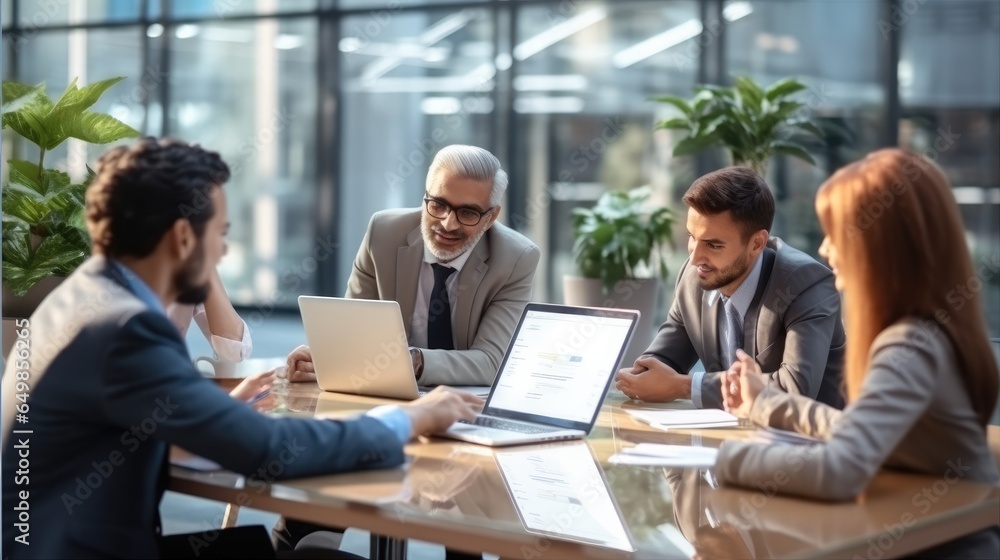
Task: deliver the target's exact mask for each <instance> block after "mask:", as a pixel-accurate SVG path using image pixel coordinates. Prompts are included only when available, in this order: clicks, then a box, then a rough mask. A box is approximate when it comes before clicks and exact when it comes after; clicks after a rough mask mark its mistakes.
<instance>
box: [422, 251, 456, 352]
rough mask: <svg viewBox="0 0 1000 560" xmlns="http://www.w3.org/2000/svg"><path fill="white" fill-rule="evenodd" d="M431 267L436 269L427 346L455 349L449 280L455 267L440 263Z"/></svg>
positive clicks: (430, 304) (430, 347)
mask: <svg viewBox="0 0 1000 560" xmlns="http://www.w3.org/2000/svg"><path fill="white" fill-rule="evenodd" d="M431 268H433V269H434V289H432V290H431V300H430V302H428V304H427V348H429V349H431V350H434V349H441V350H454V349H455V342H454V339H453V338H452V336H451V301H450V300H449V299H448V285H447V281H448V277H449V276H451V275H452V273H454V272H455V269H454V268H451V267H450V266H441V265H439V264H431Z"/></svg>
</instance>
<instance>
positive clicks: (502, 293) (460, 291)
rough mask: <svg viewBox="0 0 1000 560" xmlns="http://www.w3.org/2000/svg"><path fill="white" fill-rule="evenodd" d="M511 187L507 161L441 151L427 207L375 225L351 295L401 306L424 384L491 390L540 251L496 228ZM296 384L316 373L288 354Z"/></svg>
mask: <svg viewBox="0 0 1000 560" xmlns="http://www.w3.org/2000/svg"><path fill="white" fill-rule="evenodd" d="M506 189H507V174H506V173H505V172H504V170H503V169H501V167H500V160H498V159H497V158H496V157H495V156H494V155H493V154H491V153H489V152H488V151H486V150H484V149H482V148H477V147H475V146H462V145H452V146H447V147H445V148H443V149H441V151H439V152H438V153H437V155H436V156H435V157H434V161H433V162H432V163H431V166H430V169H429V170H428V172H427V182H426V187H425V191H424V200H423V207H422V208H402V209H392V210H382V211H380V212H377V213H376V214H375V215H374V216H372V219H371V222H370V223H369V224H368V231H367V232H366V233H365V237H364V240H363V241H362V242H361V247H360V249H358V255H357V257H356V258H355V259H354V267H353V270H352V271H351V277H350V280H348V283H347V297H349V298H363V299H383V300H395V301H396V302H398V303H399V307H400V310H401V311H402V314H403V323H404V325H405V327H406V335H407V338H408V340H409V346H410V357H411V358H412V361H413V371H414V375H415V376H416V378H417V380H418V382H419V383H420V385H490V384H492V382H493V378H494V376H495V375H496V372H497V368H498V367H499V366H500V361H501V359H502V358H503V354H504V350H505V349H506V347H507V342H508V341H509V340H510V337H511V334H512V333H513V331H514V327H515V326H516V325H517V320H518V317H519V316H520V315H521V311H522V310H523V309H524V306H525V304H526V303H527V302H528V299H529V298H530V297H531V286H532V282H533V279H534V276H535V268H536V267H537V266H538V259H539V250H538V247H537V246H535V244H534V243H532V242H531V241H529V240H528V239H527V238H526V237H524V236H523V235H521V234H519V233H517V232H516V231H514V230H512V229H510V228H508V227H506V226H504V225H502V224H499V223H496V220H497V217H498V216H499V215H500V204H501V202H502V200H503V195H504V191H506ZM289 366H290V367H289V371H291V372H292V377H293V379H308V378H309V377H311V375H310V374H311V373H312V372H313V371H314V369H313V364H312V358H311V354H310V353H309V351H308V348H307V347H305V346H300V347H299V348H297V349H295V350H294V351H293V352H292V354H290V355H289Z"/></svg>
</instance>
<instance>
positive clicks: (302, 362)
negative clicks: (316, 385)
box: [285, 344, 316, 383]
mask: <svg viewBox="0 0 1000 560" xmlns="http://www.w3.org/2000/svg"><path fill="white" fill-rule="evenodd" d="M285 364H286V365H287V366H288V380H289V381H290V382H292V383H299V382H303V381H316V366H314V365H313V357H312V352H310V351H309V347H308V346H306V345H305V344H303V345H302V346H299V347H298V348H296V349H295V350H292V351H291V353H289V354H288V358H286V359H285Z"/></svg>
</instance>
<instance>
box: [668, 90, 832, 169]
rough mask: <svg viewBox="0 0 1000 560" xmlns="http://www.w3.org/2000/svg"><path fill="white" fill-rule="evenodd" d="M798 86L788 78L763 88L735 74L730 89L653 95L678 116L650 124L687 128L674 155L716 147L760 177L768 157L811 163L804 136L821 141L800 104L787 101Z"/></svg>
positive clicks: (816, 129) (679, 128) (688, 153)
mask: <svg viewBox="0 0 1000 560" xmlns="http://www.w3.org/2000/svg"><path fill="white" fill-rule="evenodd" d="M804 89H806V85H805V84H803V83H802V82H800V81H798V80H796V79H794V78H788V79H785V80H781V81H779V82H777V83H775V84H773V85H771V86H770V87H768V88H767V89H764V88H762V87H761V86H759V85H757V83H756V82H754V81H753V80H752V79H750V78H746V77H739V78H736V82H735V84H734V85H733V86H731V87H719V86H711V85H702V86H697V87H695V96H694V97H693V98H692V99H690V100H684V99H681V98H679V97H675V96H672V95H665V96H661V97H656V98H654V99H653V100H654V101H658V102H661V103H667V104H669V105H673V106H674V107H676V108H677V109H679V110H680V112H681V116H679V117H675V118H671V119H665V120H662V121H660V122H658V123H657V124H656V128H657V129H661V128H667V129H676V130H684V131H687V133H688V136H687V137H686V138H684V139H683V140H681V141H680V142H678V143H677V145H676V146H675V147H674V151H673V155H675V156H683V155H691V154H696V153H698V152H701V151H703V150H705V149H707V148H710V147H721V148H724V149H726V150H728V151H729V152H730V154H731V155H732V160H733V164H734V165H746V166H748V167H751V168H753V169H754V170H755V171H757V172H758V173H759V174H761V175H764V174H765V172H766V171H767V162H768V160H769V159H770V158H771V156H773V155H781V154H783V155H789V156H793V157H797V158H799V159H802V160H805V161H807V162H809V163H812V164H815V163H816V162H815V160H813V157H812V156H811V155H810V154H809V149H808V148H807V146H806V143H805V140H806V139H809V138H810V137H814V139H813V140H812V141H813V143H815V142H816V141H817V140H818V141H823V140H824V133H823V130H822V129H821V128H820V127H819V126H817V125H816V123H814V122H813V121H812V120H811V119H809V118H808V117H807V116H805V115H804V113H805V109H806V104H805V103H803V102H801V101H797V100H795V99H793V96H795V94H796V93H798V92H800V91H802V90H804Z"/></svg>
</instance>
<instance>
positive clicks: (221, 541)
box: [0, 138, 481, 558]
mask: <svg viewBox="0 0 1000 560" xmlns="http://www.w3.org/2000/svg"><path fill="white" fill-rule="evenodd" d="M228 179H229V168H228V167H227V166H226V164H225V163H224V162H223V161H222V160H221V159H220V158H219V156H218V154H216V153H214V152H210V151H207V150H204V149H202V148H200V147H198V146H192V145H188V144H185V143H183V142H179V141H173V140H156V139H153V138H146V139H144V140H141V141H139V142H138V143H136V144H135V145H133V146H131V147H119V148H115V149H113V150H111V151H110V152H108V153H107V154H106V155H104V156H103V157H102V158H101V160H100V163H99V166H98V171H97V176H96V178H95V180H94V182H93V184H92V185H91V186H90V188H89V189H88V190H87V227H88V230H89V232H90V235H91V237H92V239H93V253H94V255H93V256H92V257H91V258H89V259H88V260H86V261H85V262H84V263H83V264H82V265H81V266H80V267H79V268H78V269H77V270H76V272H74V273H73V274H72V275H71V276H70V277H69V278H67V279H66V280H65V281H64V282H63V283H62V284H61V285H60V286H59V287H58V288H56V289H55V290H54V291H53V292H52V293H51V294H50V295H49V297H48V298H46V300H45V301H44V302H42V304H41V305H40V306H39V307H38V309H37V310H36V311H35V313H34V314H33V315H32V316H31V318H30V320H29V326H30V328H26V329H24V330H25V331H27V335H26V336H27V337H30V338H28V343H30V346H29V348H30V352H29V353H27V355H26V354H25V353H19V351H18V350H17V349H15V351H14V352H13V353H12V354H11V356H10V357H9V359H8V361H7V370H6V371H5V373H4V379H3V383H4V394H3V396H4V403H3V404H4V406H3V430H2V432H0V434H2V438H3V507H4V511H6V512H16V511H18V508H19V504H20V502H21V501H23V502H25V503H29V504H30V521H34V523H30V524H26V525H25V526H26V527H29V526H30V532H29V531H27V530H25V531H21V530H20V528H18V527H17V526H16V525H15V524H14V523H5V524H4V528H3V550H4V556H5V557H7V558H77V557H88V558H89V557H122V558H149V557H158V556H163V557H176V556H188V557H192V556H198V557H200V558H217V557H243V558H249V557H273V556H274V550H273V549H272V548H271V543H270V540H269V538H268V536H267V532H266V530H265V529H264V528H263V527H250V528H237V529H236V530H235V531H236V532H235V533H232V532H229V531H223V532H221V533H219V534H218V535H217V536H214V538H212V539H205V538H202V537H204V535H195V536H194V538H189V536H187V535H175V536H171V537H162V536H161V535H160V523H159V515H158V506H159V502H160V499H161V497H162V495H163V491H164V488H165V486H166V482H167V481H166V476H167V471H166V468H165V467H166V459H167V452H168V449H169V446H170V445H171V444H174V445H178V446H180V447H183V448H184V449H187V450H189V451H191V452H194V453H196V454H198V455H201V456H204V457H206V458H208V459H211V460H213V461H215V462H217V463H219V464H220V465H222V466H223V467H224V468H226V469H229V470H232V471H236V472H238V473H241V474H244V475H247V476H249V477H255V478H258V479H264V480H266V481H267V482H270V481H271V480H274V479H287V478H295V477H305V476H315V475H321V474H328V473H337V472H345V471H355V470H363V469H375V468H386V467H394V466H397V465H399V464H401V463H402V462H403V445H404V444H405V443H406V442H407V441H408V440H409V439H410V438H411V437H412V436H413V435H415V434H422V433H429V432H432V431H439V430H443V429H445V428H447V427H448V426H450V425H451V424H452V423H453V422H454V421H456V420H457V419H459V418H472V417H474V416H475V413H476V407H477V405H480V404H481V400H479V399H477V398H476V397H473V396H472V395H465V394H460V393H458V392H455V391H451V390H447V389H441V390H439V391H436V392H434V393H433V394H431V395H428V396H426V397H424V398H423V399H420V400H417V401H415V402H414V403H411V404H408V405H403V406H390V407H379V408H376V409H374V410H372V411H370V412H369V413H367V414H365V415H363V416H359V417H356V418H352V419H348V420H336V421H334V420H313V419H290V418H284V419H278V418H271V417H268V416H265V415H262V414H259V413H257V412H256V411H255V410H254V409H253V408H251V407H250V406H248V405H247V404H246V403H244V402H240V401H238V400H237V399H233V398H230V397H228V396H227V395H226V394H225V393H224V392H222V391H219V390H218V389H217V388H216V387H215V385H214V384H213V382H212V381H209V380H207V379H204V378H203V377H202V376H201V375H200V374H199V373H198V371H197V370H196V369H195V367H194V366H193V364H192V363H191V360H190V357H189V356H188V352H187V349H186V347H185V346H184V341H183V340H182V339H181V337H180V335H179V333H178V331H177V328H176V327H175V326H174V325H173V324H172V323H171V322H170V320H169V319H168V318H167V316H166V313H165V311H164V309H165V308H166V307H168V306H169V305H171V304H173V303H175V302H181V303H191V304H197V303H200V302H202V301H204V299H205V297H206V296H207V295H208V292H209V289H210V283H209V275H210V273H211V271H212V270H213V269H214V268H215V266H216V265H217V263H218V261H219V259H220V258H221V257H222V255H223V254H224V252H225V234H226V230H227V229H228V225H229V224H228V218H227V214H226V196H225V191H224V190H223V188H222V186H223V184H224V183H225V182H226V181H227V180H228ZM18 381H21V382H24V383H27V384H28V385H29V386H30V400H29V401H28V402H29V403H30V408H29V407H27V406H25V407H23V409H24V411H25V412H23V413H22V412H21V411H19V410H17V406H16V405H17V402H16V401H15V400H14V399H15V397H14V395H15V393H16V392H17V391H15V390H13V389H14V388H15V386H14V383H16V382H18ZM15 414H17V416H16V415H15ZM15 421H16V422H17V423H15ZM24 449H30V466H31V468H30V487H29V486H26V485H27V481H26V479H19V475H18V473H17V469H18V468H19V467H18V461H19V458H20V457H23V456H24V455H23V450H24ZM276 466H280V468H274V467H276ZM276 472H277V473H278V474H277V475H276V476H275V475H274V473H276ZM19 480H21V482H19ZM21 509H24V508H21ZM328 553H330V554H336V553H335V552H332V551H328Z"/></svg>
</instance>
